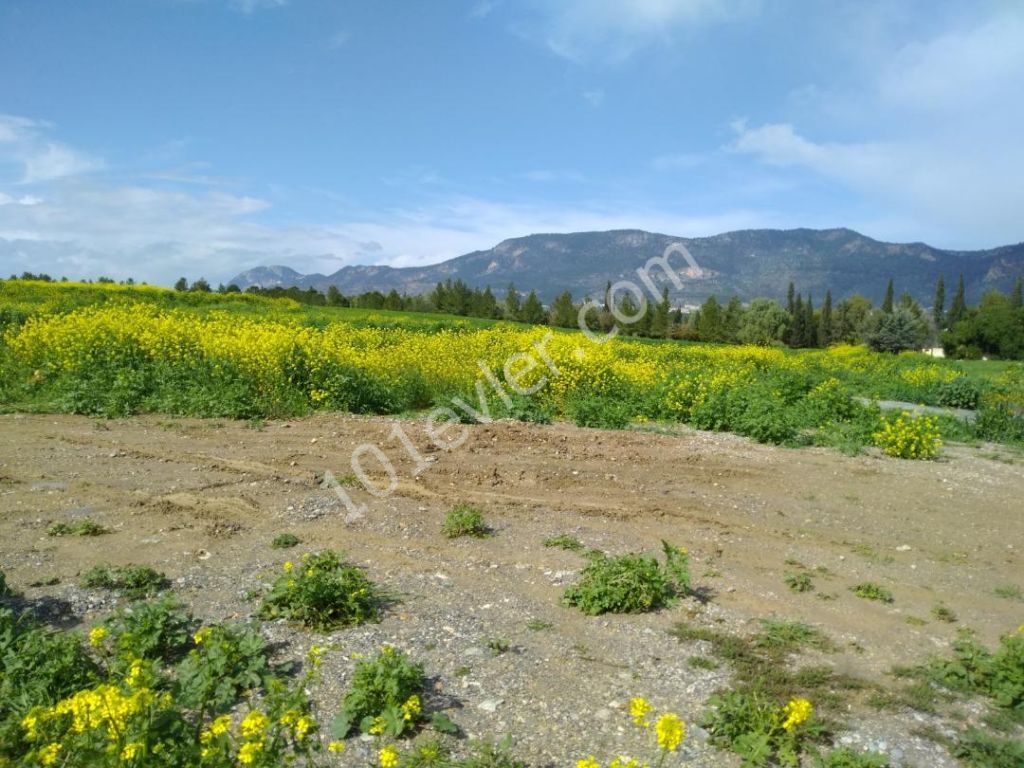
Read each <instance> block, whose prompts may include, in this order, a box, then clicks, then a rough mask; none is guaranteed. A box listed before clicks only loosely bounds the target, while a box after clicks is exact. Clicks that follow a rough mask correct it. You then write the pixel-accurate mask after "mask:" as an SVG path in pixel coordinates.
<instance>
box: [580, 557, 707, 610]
mask: <svg viewBox="0 0 1024 768" xmlns="http://www.w3.org/2000/svg"><path fill="white" fill-rule="evenodd" d="M662 550H663V552H664V554H665V563H664V565H663V564H661V563H659V562H658V560H657V559H656V558H654V557H652V556H650V555H619V556H618V557H609V556H608V555H605V554H604V553H602V552H594V553H591V554H590V555H589V557H590V562H589V563H588V564H587V566H586V567H585V568H584V569H583V572H582V573H581V574H580V579H579V581H578V582H577V583H575V584H573V585H572V586H570V587H569V588H568V589H567V590H566V591H565V595H564V596H563V599H564V601H565V603H566V604H567V605H571V606H575V607H577V608H579V609H580V610H581V611H583V612H584V613H585V614H587V615H588V616H597V615H599V614H602V613H642V612H644V611H650V610H652V609H654V608H658V607H661V606H663V605H666V604H667V603H668V602H669V601H670V600H672V599H673V598H675V597H682V596H685V595H687V594H688V593H689V592H690V574H689V560H688V555H687V552H686V550H684V549H680V548H678V547H675V546H673V545H671V544H669V543H668V542H662Z"/></svg>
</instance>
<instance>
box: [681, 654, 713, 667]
mask: <svg viewBox="0 0 1024 768" xmlns="http://www.w3.org/2000/svg"><path fill="white" fill-rule="evenodd" d="M686 664H687V666H690V667H693V668H694V669H708V670H711V669H718V662H717V661H715V660H714V659H712V658H710V657H708V656H690V657H689V658H688V659H687V660H686Z"/></svg>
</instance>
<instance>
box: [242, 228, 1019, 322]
mask: <svg viewBox="0 0 1024 768" xmlns="http://www.w3.org/2000/svg"><path fill="white" fill-rule="evenodd" d="M677 242H678V243H683V244H684V245H685V246H686V247H687V249H688V250H689V251H690V253H691V254H692V255H693V257H694V259H695V260H696V262H697V264H698V265H699V267H700V274H699V275H696V274H689V275H687V276H686V278H685V280H684V287H683V290H681V291H678V290H675V289H674V288H673V289H672V290H671V295H672V296H671V297H672V302H673V304H674V305H677V306H678V305H692V304H698V303H700V302H702V301H704V299H706V298H707V297H708V296H710V295H712V294H714V295H717V296H718V297H719V298H720V299H726V298H728V297H730V296H733V295H736V296H739V297H740V298H741V299H743V300H744V301H747V300H750V299H753V298H756V297H759V296H764V297H768V298H774V299H779V300H781V299H783V298H784V297H785V296H786V292H787V288H788V286H789V283H790V281H792V282H793V283H795V284H796V287H797V290H798V291H800V292H802V293H803V294H804V295H805V296H806V295H807V294H808V293H810V294H811V295H812V296H813V297H814V298H815V300H816V301H817V302H819V303H820V301H821V299H822V298H823V297H824V295H825V291H826V290H831V291H832V294H833V297H834V298H835V299H836V300H838V299H841V298H843V297H845V296H849V295H851V294H854V293H861V294H864V295H865V296H867V297H868V298H870V299H872V300H874V301H879V300H881V298H882V295H883V294H884V292H885V288H886V285H887V283H888V281H889V279H890V278H892V279H893V280H894V282H895V286H896V292H897V294H899V293H901V292H902V291H909V292H910V294H911V295H912V296H913V297H914V298H916V299H917V300H918V301H920V302H922V303H923V304H925V305H930V304H931V302H932V297H933V295H934V289H935V282H936V280H937V279H938V277H939V275H940V274H941V275H944V276H945V281H946V286H947V288H946V291H947V296H951V295H952V293H953V291H954V289H955V284H956V280H957V278H958V276H959V275H961V274H963V276H964V282H965V285H966V289H967V298H968V300H969V301H974V300H976V299H977V298H978V297H980V295H981V294H982V293H984V291H986V290H991V289H998V290H1003V291H1008V290H1010V288H1011V287H1012V284H1013V282H1014V280H1015V279H1016V278H1017V277H1019V276H1021V275H1024V243H1019V244H1017V245H1007V246H1002V247H998V248H991V249H988V250H979V251H954V250H944V249H941V248H933V247H932V246H930V245H926V244H924V243H886V242H881V241H878V240H873V239H871V238H870V237H866V236H864V235H862V234H860V233H858V232H854V231H853V230H850V229H822V230H816V229H790V230H773V229H749V230H740V231H736V232H726V233H724V234H720V235H714V236H712V237H695V238H688V237H673V236H670V235H663V234H657V233H653V232H644V231H641V230H612V231H608V232H573V233H567V234H535V235H528V236H526V237H516V238H512V239H510V240H504V241H503V242H501V243H499V244H498V245H496V246H494V247H493V248H490V249H488V250H484V251H474V252H472V253H467V254H465V255H463V256H458V257H456V258H453V259H449V260H447V261H443V262H441V263H439V264H433V265H429V266H424V267H400V268H396V267H388V266H379V265H377V266H374V265H352V266H346V267H342V268H341V269H339V270H338V271H337V272H335V273H333V274H331V275H321V274H309V275H303V274H300V273H299V272H296V271H295V270H294V269H291V268H289V267H286V266H269V267H256V268H255V269H250V270H247V271H245V272H242V273H240V274H239V275H237V276H235V278H234V279H232V280H231V282H232V283H234V284H235V285H237V286H238V287H239V288H242V289H243V290H244V289H246V288H248V287H250V286H260V287H262V288H270V287H273V286H281V287H291V286H296V287H299V288H304V289H305V288H315V289H317V290H320V291H326V290H327V288H328V287H329V286H332V285H333V286H336V287H337V288H338V290H340V291H341V292H342V293H343V294H345V295H353V294H359V293H364V292H367V291H374V290H377V291H381V292H383V293H387V292H389V291H391V290H392V289H394V290H396V291H398V292H399V293H402V294H409V295H415V294H421V293H426V292H428V291H430V290H432V289H433V288H434V286H436V285H437V283H439V282H443V281H445V280H448V279H451V280H453V281H455V280H462V281H463V282H465V283H466V284H468V285H470V286H471V287H478V288H483V287H485V286H490V287H491V289H492V291H494V293H495V294H496V295H498V296H499V298H500V297H501V296H502V295H503V294H504V292H505V290H506V288H507V286H508V285H509V284H510V283H513V284H515V286H516V288H517V289H518V290H519V291H520V292H523V293H526V292H529V291H531V290H533V291H536V292H537V294H538V296H539V297H540V298H541V300H542V301H544V302H549V301H551V300H552V299H553V298H554V297H555V296H556V295H557V294H559V293H561V292H562V291H565V290H569V291H571V292H572V294H573V297H574V298H576V299H580V298H582V297H584V296H593V297H600V296H603V294H604V290H605V286H606V284H607V283H608V281H611V282H615V281H617V280H623V279H625V280H633V281H634V282H636V281H637V275H636V270H637V269H638V268H641V267H643V266H644V264H645V263H646V262H647V260H648V259H650V258H652V257H655V256H660V255H662V253H663V252H664V250H665V248H666V247H667V246H668V245H670V244H672V243H677ZM670 262H671V263H672V265H673V266H674V267H676V269H678V270H683V269H685V267H686V263H685V262H684V261H683V259H682V257H681V256H679V255H678V254H677V255H674V256H672V257H671V258H670ZM651 274H652V276H654V277H655V278H656V282H661V281H658V280H657V276H658V275H659V274H660V272H659V270H658V269H657V268H655V269H654V270H652V272H651ZM670 287H671V286H670Z"/></svg>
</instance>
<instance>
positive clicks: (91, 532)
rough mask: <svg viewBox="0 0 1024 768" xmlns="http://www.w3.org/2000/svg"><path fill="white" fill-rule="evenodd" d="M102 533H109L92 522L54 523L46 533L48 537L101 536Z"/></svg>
mask: <svg viewBox="0 0 1024 768" xmlns="http://www.w3.org/2000/svg"><path fill="white" fill-rule="evenodd" d="M104 533H110V531H109V530H108V529H106V528H104V527H103V526H102V525H100V524H99V523H95V522H93V521H92V520H79V521H78V522H76V523H54V524H53V525H51V526H50V527H49V528H48V529H47V531H46V534H47V535H48V536H102V535H103V534H104Z"/></svg>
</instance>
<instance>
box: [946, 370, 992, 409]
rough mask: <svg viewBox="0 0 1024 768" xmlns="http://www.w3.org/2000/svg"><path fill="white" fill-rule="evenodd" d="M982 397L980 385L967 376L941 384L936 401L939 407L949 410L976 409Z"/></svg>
mask: <svg viewBox="0 0 1024 768" xmlns="http://www.w3.org/2000/svg"><path fill="white" fill-rule="evenodd" d="M980 397H981V390H980V389H979V388H978V385H977V384H975V383H974V382H973V381H971V380H970V379H969V378H967V377H966V376H960V377H958V378H956V379H953V380H952V381H946V382H943V383H942V384H940V385H939V389H938V392H937V393H936V398H935V399H936V401H937V402H938V404H939V405H945V406H947V407H949V408H969V409H974V408H977V407H978V400H979V398H980Z"/></svg>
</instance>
